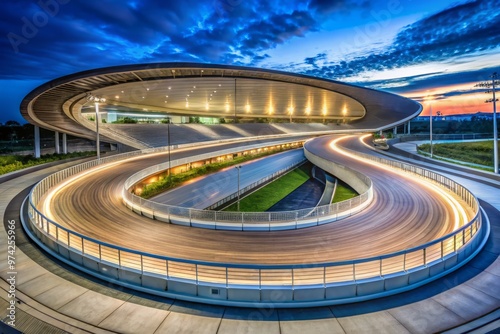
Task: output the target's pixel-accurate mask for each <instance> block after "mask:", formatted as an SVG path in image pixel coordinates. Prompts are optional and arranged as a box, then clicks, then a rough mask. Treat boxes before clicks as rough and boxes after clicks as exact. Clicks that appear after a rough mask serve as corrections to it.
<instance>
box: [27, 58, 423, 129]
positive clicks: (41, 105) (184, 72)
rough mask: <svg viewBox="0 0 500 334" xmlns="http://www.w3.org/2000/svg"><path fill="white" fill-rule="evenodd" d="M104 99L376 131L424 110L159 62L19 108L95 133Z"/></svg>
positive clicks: (94, 76) (271, 75) (69, 85)
mask: <svg viewBox="0 0 500 334" xmlns="http://www.w3.org/2000/svg"><path fill="white" fill-rule="evenodd" d="M88 94H92V95H95V96H99V97H103V98H105V99H106V102H105V103H106V104H108V105H116V106H123V107H128V108H132V109H137V110H140V111H152V112H165V113H168V114H169V115H172V114H179V115H188V116H214V117H238V118H253V117H255V118H262V117H265V118H292V119H303V120H305V121H308V120H311V121H314V120H327V121H333V122H335V121H337V122H339V121H340V122H344V121H348V122H351V123H352V124H353V125H354V127H355V128H358V129H360V130H370V131H375V130H379V129H382V128H387V127H390V126H394V125H397V124H400V123H402V122H404V121H406V120H408V119H411V118H413V117H415V116H416V115H418V114H419V113H420V111H421V106H420V104H418V103H416V102H414V101H412V100H409V99H407V98H404V97H401V96H398V95H394V94H389V93H386V92H382V91H377V90H373V89H368V88H363V87H359V86H354V85H349V84H345V83H341V82H337V81H332V80H325V79H320V78H315V77H310V76H304V75H297V74H292V73H287V72H280V71H274V70H265V69H257V68H249V67H237V66H225V65H211V64H195V63H156V64H139V65H126V66H118V67H107V68H100V69H95V70H90V71H85V72H79V73H76V74H72V75H68V76H65V77H61V78H58V79H55V80H52V81H50V82H48V83H46V84H44V85H41V86H40V87H38V88H36V89H35V90H33V91H32V92H31V93H29V94H28V95H27V96H26V97H25V98H24V100H23V101H22V103H21V113H22V115H23V117H24V118H25V119H27V120H28V121H29V122H30V123H32V124H35V125H38V126H41V127H43V128H48V129H51V130H54V131H59V132H64V133H69V134H72V135H76V136H81V137H86V138H94V137H95V134H94V132H93V131H92V130H91V129H89V128H88V126H87V127H86V126H84V123H85V121H84V119H83V117H81V109H82V107H85V106H88V105H90V103H89V102H88V100H87V98H86V97H87V95H88Z"/></svg>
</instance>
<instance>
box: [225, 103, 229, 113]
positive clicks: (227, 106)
mask: <svg viewBox="0 0 500 334" xmlns="http://www.w3.org/2000/svg"><path fill="white" fill-rule="evenodd" d="M226 111H229V103H226Z"/></svg>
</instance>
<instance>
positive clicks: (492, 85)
mask: <svg viewBox="0 0 500 334" xmlns="http://www.w3.org/2000/svg"><path fill="white" fill-rule="evenodd" d="M490 78H491V81H486V82H481V83H478V84H477V85H475V86H474V87H483V88H487V89H488V90H487V91H486V92H485V93H486V94H491V93H493V98H492V99H487V100H486V101H484V102H485V103H493V170H494V173H495V174H498V128H497V101H498V99H497V98H496V92H495V90H496V86H498V85H500V80H498V73H497V72H494V73H493V74H492V75H491V76H490Z"/></svg>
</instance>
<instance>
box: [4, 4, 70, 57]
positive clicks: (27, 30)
mask: <svg viewBox="0 0 500 334" xmlns="http://www.w3.org/2000/svg"><path fill="white" fill-rule="evenodd" d="M69 2H70V0H39V1H38V2H37V5H38V6H39V7H40V10H39V11H36V12H35V13H34V14H33V16H32V17H31V19H29V18H28V17H26V16H23V17H22V18H21V22H22V26H21V32H20V34H16V33H14V32H9V33H8V34H7V38H8V39H9V42H10V45H11V46H12V49H13V50H14V52H15V53H19V47H20V46H21V45H23V44H28V43H29V41H30V40H32V39H33V38H35V37H36V35H38V32H39V30H40V29H41V28H43V27H45V26H46V25H47V24H48V23H49V21H50V18H52V17H55V16H56V15H57V14H58V13H59V10H60V8H61V5H66V4H67V3H69Z"/></svg>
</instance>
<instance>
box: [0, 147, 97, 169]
mask: <svg viewBox="0 0 500 334" xmlns="http://www.w3.org/2000/svg"><path fill="white" fill-rule="evenodd" d="M95 154H96V152H95V151H87V152H73V153H68V154H45V155H42V156H41V157H40V158H39V159H36V158H35V157H33V156H32V155H4V156H0V175H2V174H7V173H10V172H14V171H16V170H21V169H24V168H28V167H32V166H37V165H41V164H45V163H48V162H53V161H59V160H64V159H69V158H83V157H90V156H93V155H95Z"/></svg>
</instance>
